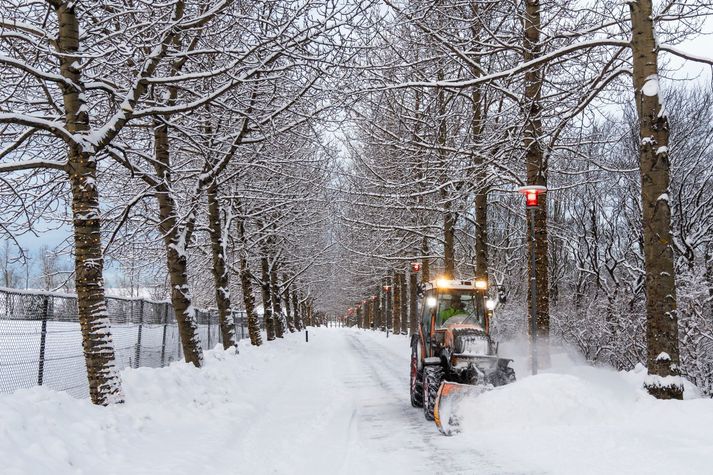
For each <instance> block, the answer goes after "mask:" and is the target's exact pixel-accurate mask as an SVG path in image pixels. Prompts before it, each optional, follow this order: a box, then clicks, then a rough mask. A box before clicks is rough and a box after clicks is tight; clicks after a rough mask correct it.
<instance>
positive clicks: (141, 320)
mask: <svg viewBox="0 0 713 475" xmlns="http://www.w3.org/2000/svg"><path fill="white" fill-rule="evenodd" d="M134 303H136V301H135V300H132V301H131V310H132V313H133V309H134ZM138 303H139V329H138V331H137V334H136V346H135V348H134V351H135V353H134V367H135V368H138V367H139V366H141V335H142V333H143V325H144V301H143V300H139V302H138ZM132 316H133V315H132Z"/></svg>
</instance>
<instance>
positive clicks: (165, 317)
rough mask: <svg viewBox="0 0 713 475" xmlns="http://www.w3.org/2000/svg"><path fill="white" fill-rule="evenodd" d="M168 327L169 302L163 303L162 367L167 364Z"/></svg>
mask: <svg viewBox="0 0 713 475" xmlns="http://www.w3.org/2000/svg"><path fill="white" fill-rule="evenodd" d="M167 328H168V302H166V303H164V304H163V335H162V336H161V367H162V368H163V367H164V366H166V329H167Z"/></svg>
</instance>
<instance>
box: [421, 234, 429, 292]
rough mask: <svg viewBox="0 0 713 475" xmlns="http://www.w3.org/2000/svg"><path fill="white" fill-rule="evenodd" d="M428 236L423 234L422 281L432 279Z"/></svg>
mask: <svg viewBox="0 0 713 475" xmlns="http://www.w3.org/2000/svg"><path fill="white" fill-rule="evenodd" d="M429 252H430V251H429V249H428V237H426V236H423V238H422V239H421V255H422V256H423V259H422V260H421V281H422V282H428V281H430V280H431V260H430V259H429V258H428V253H429Z"/></svg>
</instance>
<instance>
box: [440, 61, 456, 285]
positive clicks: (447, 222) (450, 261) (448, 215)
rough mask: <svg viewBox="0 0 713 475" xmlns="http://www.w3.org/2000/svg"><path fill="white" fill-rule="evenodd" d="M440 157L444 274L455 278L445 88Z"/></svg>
mask: <svg viewBox="0 0 713 475" xmlns="http://www.w3.org/2000/svg"><path fill="white" fill-rule="evenodd" d="M437 77H438V80H439V81H442V80H443V78H444V75H443V70H442V69H439V70H438V72H437ZM437 101H438V118H439V124H438V158H439V166H440V167H441V184H442V186H441V193H440V195H441V202H442V203H443V275H444V277H445V278H446V279H454V278H455V273H456V263H455V262H456V261H455V224H456V223H455V216H453V202H452V200H451V196H450V193H449V192H448V189H447V187H446V184H447V183H448V159H447V156H446V150H445V146H446V135H447V132H448V129H447V126H448V124H447V121H446V98H445V91H444V90H443V88H438V94H437Z"/></svg>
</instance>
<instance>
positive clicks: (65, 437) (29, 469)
mask: <svg viewBox="0 0 713 475" xmlns="http://www.w3.org/2000/svg"><path fill="white" fill-rule="evenodd" d="M504 351H510V352H511V353H512V354H513V356H516V357H517V358H518V359H517V365H516V368H517V370H518V376H519V380H518V382H516V383H514V384H512V385H510V386H506V387H503V388H498V389H496V390H494V391H491V392H488V393H485V394H483V395H481V396H480V397H478V398H476V399H472V400H470V401H467V402H465V403H464V404H463V407H462V410H461V412H462V414H463V424H462V426H463V432H462V433H461V434H458V435H457V436H454V437H442V436H440V435H439V434H438V433H437V431H436V428H435V426H434V425H433V423H432V422H427V421H425V420H424V419H423V415H422V412H421V410H419V409H415V408H412V407H411V406H410V404H409V401H408V358H409V347H408V339H407V338H406V337H404V336H394V335H391V336H390V337H389V338H388V339H387V338H386V337H385V335H384V334H383V333H374V332H371V331H360V330H351V329H326V328H318V329H310V341H309V343H305V341H304V334H303V333H301V334H292V335H287V337H286V338H285V339H284V340H279V341H276V342H268V343H266V344H265V345H264V346H262V347H260V348H254V347H251V346H249V343H248V342H247V341H243V342H241V347H240V354H239V355H235V354H233V353H232V352H230V351H228V352H224V351H222V350H220V349H216V350H211V351H208V352H206V365H205V367H204V368H203V369H201V370H198V369H195V368H193V367H192V366H190V365H186V364H183V363H174V364H173V365H172V366H170V367H169V368H163V369H152V368H139V369H127V370H124V371H123V372H122V379H123V382H124V389H125V392H126V397H127V403H126V404H124V405H121V406H114V407H109V408H101V407H95V406H92V405H91V404H90V403H89V402H88V401H87V400H79V399H74V398H72V397H70V396H68V395H66V394H64V393H59V392H53V391H51V390H48V389H46V388H42V387H37V388H33V389H28V390H21V391H18V392H16V393H14V394H12V395H5V396H1V397H0V460H1V462H0V464H1V465H0V473H2V474H3V475H5V474H8V475H15V474H23V475H24V474H38V475H39V474H49V473H52V474H93V473H100V472H101V473H106V474H121V475H124V474H211V475H216V474H243V473H244V474H262V473H285V474H303V473H305V474H306V473H309V474H340V473H343V474H363V473H372V474H380V473H389V474H402V473H403V474H406V473H408V474H413V473H474V474H500V473H578V474H580V473H617V474H626V473H632V474H633V473H641V474H644V473H646V474H650V473H702V474H703V473H711V470H710V467H713V431H711V430H710V427H712V426H713V400H710V399H691V400H686V401H683V402H680V401H676V402H674V401H657V400H655V399H653V398H651V397H649V396H648V395H647V394H646V393H645V392H644V391H643V390H641V389H640V387H641V382H642V381H643V378H644V371H642V370H641V368H640V369H639V370H638V371H633V372H628V373H618V372H616V371H613V370H609V369H601V368H592V367H589V366H586V365H584V364H583V363H578V362H573V361H572V360H571V359H570V358H567V357H565V356H563V355H555V356H554V357H553V367H552V369H551V370H550V371H551V372H549V373H544V374H540V375H537V376H527V374H526V370H525V368H526V367H527V362H526V361H525V358H523V357H522V355H518V354H517V348H512V347H511V348H508V346H507V345H503V346H502V350H501V353H503V352H504ZM688 389H689V390H688V391H687V392H688V394H689V395H691V394H692V391H690V388H688Z"/></svg>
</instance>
